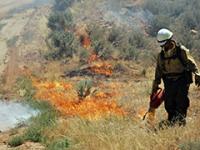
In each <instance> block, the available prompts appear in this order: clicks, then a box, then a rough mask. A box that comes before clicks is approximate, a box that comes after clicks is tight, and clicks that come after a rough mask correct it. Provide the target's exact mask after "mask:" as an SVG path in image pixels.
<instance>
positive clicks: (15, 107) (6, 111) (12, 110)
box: [0, 101, 39, 131]
mask: <svg viewBox="0 0 200 150" xmlns="http://www.w3.org/2000/svg"><path fill="white" fill-rule="evenodd" d="M38 113H39V112H38V111H36V110H33V109H32V108H30V107H29V106H28V105H25V104H21V103H18V102H10V101H8V102H7V101H0V131H6V130H9V129H11V128H14V127H16V125H18V124H20V123H22V122H25V121H26V120H28V119H29V118H30V117H32V116H35V115H37V114H38Z"/></svg>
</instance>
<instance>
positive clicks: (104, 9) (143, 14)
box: [71, 0, 153, 30]
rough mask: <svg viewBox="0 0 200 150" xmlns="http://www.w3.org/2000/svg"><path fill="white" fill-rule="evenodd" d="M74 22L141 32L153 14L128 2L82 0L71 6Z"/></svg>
mask: <svg viewBox="0 0 200 150" xmlns="http://www.w3.org/2000/svg"><path fill="white" fill-rule="evenodd" d="M71 9H72V12H74V14H75V17H74V19H75V21H77V20H78V21H88V22H89V21H90V22H97V23H99V22H100V24H103V22H104V23H106V24H114V25H116V26H120V27H127V28H129V29H131V30H133V29H134V30H143V29H144V28H145V26H146V25H148V22H149V21H150V20H152V18H153V14H152V13H151V12H149V11H148V10H143V9H142V8H141V6H140V5H138V4H136V2H135V1H130V0H98V1H94V0H87V1H86V0H82V1H81V2H76V4H74V5H73V6H72V8H71Z"/></svg>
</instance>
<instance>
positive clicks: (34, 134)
mask: <svg viewBox="0 0 200 150" xmlns="http://www.w3.org/2000/svg"><path fill="white" fill-rule="evenodd" d="M24 138H25V140H26V141H32V142H41V141H42V131H41V128H40V127H37V126H36V127H33V126H31V127H29V128H28V130H27V131H26V133H25V134H24Z"/></svg>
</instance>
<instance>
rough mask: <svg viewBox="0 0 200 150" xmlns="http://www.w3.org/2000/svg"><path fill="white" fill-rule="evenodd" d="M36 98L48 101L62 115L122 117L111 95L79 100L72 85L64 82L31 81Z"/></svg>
mask: <svg viewBox="0 0 200 150" xmlns="http://www.w3.org/2000/svg"><path fill="white" fill-rule="evenodd" d="M33 86H34V87H36V89H37V92H36V98H37V99H40V100H46V101H49V102H50V103H51V104H52V105H53V106H54V107H55V108H56V109H57V110H59V111H60V112H61V113H62V114H63V115H67V116H79V117H83V118H87V119H99V118H101V117H106V116H110V115H117V116H124V115H125V114H126V112H125V110H123V109H122V108H121V107H119V106H118V105H117V103H116V101H115V100H114V98H113V97H114V95H113V94H112V93H103V92H97V93H95V94H94V95H91V96H88V97H86V98H85V99H84V100H80V99H79V97H78V96H77V93H76V91H75V90H74V88H73V85H72V84H69V83H64V82H48V81H40V80H35V81H33Z"/></svg>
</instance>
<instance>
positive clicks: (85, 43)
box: [81, 35, 91, 49]
mask: <svg viewBox="0 0 200 150" xmlns="http://www.w3.org/2000/svg"><path fill="white" fill-rule="evenodd" d="M81 44H82V46H83V47H84V48H86V49H90V48H91V40H90V37H89V36H88V35H83V36H82V38H81Z"/></svg>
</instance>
